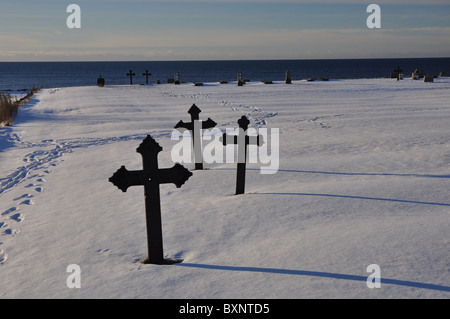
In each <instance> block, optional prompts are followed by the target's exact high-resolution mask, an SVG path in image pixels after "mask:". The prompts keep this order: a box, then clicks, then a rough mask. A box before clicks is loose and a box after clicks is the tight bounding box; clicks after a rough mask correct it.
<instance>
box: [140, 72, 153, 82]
mask: <svg viewBox="0 0 450 319" xmlns="http://www.w3.org/2000/svg"><path fill="white" fill-rule="evenodd" d="M142 75H145V84H148V76H149V75H152V74H151V73H148V70H145V73H142Z"/></svg>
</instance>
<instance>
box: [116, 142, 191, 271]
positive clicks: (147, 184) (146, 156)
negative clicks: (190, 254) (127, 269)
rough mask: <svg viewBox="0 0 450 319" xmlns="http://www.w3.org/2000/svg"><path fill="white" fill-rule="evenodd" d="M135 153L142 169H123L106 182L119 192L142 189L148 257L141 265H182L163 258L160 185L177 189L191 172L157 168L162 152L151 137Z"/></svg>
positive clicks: (180, 168)
mask: <svg viewBox="0 0 450 319" xmlns="http://www.w3.org/2000/svg"><path fill="white" fill-rule="evenodd" d="M136 151H137V152H138V153H140V154H141V155H142V161H143V170H140V171H128V170H127V169H126V168H125V166H122V167H121V168H120V169H119V170H117V172H116V173H114V175H113V176H112V177H110V178H109V181H110V182H111V183H113V184H114V185H115V186H117V187H118V188H119V189H120V190H122V192H126V191H127V189H128V187H130V186H139V185H140V186H144V190H145V213H146V224H147V247H148V257H147V258H146V259H144V260H143V261H142V262H143V263H145V264H158V265H170V264H174V263H178V262H181V261H182V260H170V259H164V254H163V236H162V223H161V199H160V190H159V185H160V184H167V183H173V184H175V185H176V187H177V188H180V187H181V186H182V185H183V184H184V183H185V182H186V181H187V180H188V179H189V177H190V176H192V173H191V172H189V170H187V169H186V168H185V167H183V166H182V165H180V164H178V163H177V164H175V165H174V166H173V167H172V168H164V169H160V168H158V153H159V152H161V151H162V147H161V146H160V145H159V144H158V143H157V142H156V141H155V140H154V139H153V138H152V137H151V136H150V135H148V136H147V137H146V138H145V139H144V141H143V142H142V143H141V145H139V147H138V148H137V150H136Z"/></svg>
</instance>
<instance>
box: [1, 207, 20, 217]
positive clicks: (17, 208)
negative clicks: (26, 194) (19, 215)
mask: <svg viewBox="0 0 450 319" xmlns="http://www.w3.org/2000/svg"><path fill="white" fill-rule="evenodd" d="M17 210H19V207H11V208H10V209H7V210H5V211H4V212H3V213H2V215H8V214H11V213H12V212H15V211H17Z"/></svg>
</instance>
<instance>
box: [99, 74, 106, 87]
mask: <svg viewBox="0 0 450 319" xmlns="http://www.w3.org/2000/svg"><path fill="white" fill-rule="evenodd" d="M97 86H98V87H103V86H105V79H104V78H102V76H101V75H100V77H99V78H98V79H97Z"/></svg>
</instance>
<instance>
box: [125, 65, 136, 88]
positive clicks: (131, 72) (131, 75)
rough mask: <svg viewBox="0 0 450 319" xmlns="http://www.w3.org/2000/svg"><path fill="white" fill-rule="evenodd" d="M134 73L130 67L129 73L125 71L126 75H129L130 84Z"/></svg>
mask: <svg viewBox="0 0 450 319" xmlns="http://www.w3.org/2000/svg"><path fill="white" fill-rule="evenodd" d="M134 75H136V73H133V71H132V70H131V69H130V73H127V76H129V77H130V85H133V76H134Z"/></svg>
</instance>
